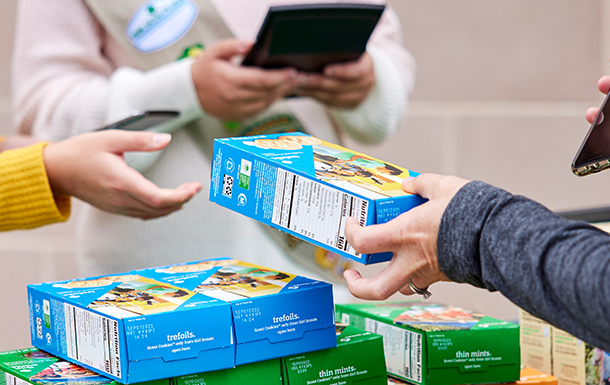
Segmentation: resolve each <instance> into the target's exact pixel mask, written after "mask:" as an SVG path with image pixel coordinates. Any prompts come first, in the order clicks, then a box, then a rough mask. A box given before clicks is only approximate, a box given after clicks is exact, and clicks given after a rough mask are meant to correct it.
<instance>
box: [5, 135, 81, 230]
mask: <svg viewBox="0 0 610 385" xmlns="http://www.w3.org/2000/svg"><path fill="white" fill-rule="evenodd" d="M45 146H46V143H37V144H35V145H33V146H29V147H25V148H20V149H15V150H6V151H3V152H1V153H0V231H7V230H16V229H30V228H34V227H39V226H43V225H47V224H51V223H55V222H63V221H66V220H67V219H68V217H69V216H70V197H69V196H57V197H54V196H53V192H52V191H51V186H50V185H49V180H48V178H47V172H46V170H45V167H44V161H43V158H42V149H43V148H44V147H45Z"/></svg>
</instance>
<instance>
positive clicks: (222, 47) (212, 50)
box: [207, 39, 253, 60]
mask: <svg viewBox="0 0 610 385" xmlns="http://www.w3.org/2000/svg"><path fill="white" fill-rule="evenodd" d="M252 44H253V43H252V42H249V41H245V40H238V39H224V40H221V41H219V42H218V43H216V44H213V45H211V46H210V47H209V48H208V49H207V53H208V54H209V55H211V56H213V57H216V58H219V59H224V60H229V59H231V58H232V57H233V56H236V55H245V54H246V53H248V51H250V49H251V48H252Z"/></svg>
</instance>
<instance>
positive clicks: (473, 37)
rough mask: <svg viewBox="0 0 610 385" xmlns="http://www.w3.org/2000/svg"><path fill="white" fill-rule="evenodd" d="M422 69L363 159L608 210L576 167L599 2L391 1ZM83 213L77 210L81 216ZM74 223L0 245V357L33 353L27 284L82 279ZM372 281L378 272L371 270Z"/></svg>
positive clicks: (2, 67)
mask: <svg viewBox="0 0 610 385" xmlns="http://www.w3.org/2000/svg"><path fill="white" fill-rule="evenodd" d="M15 2H16V0H4V1H2V2H0V52H2V55H1V56H0V134H2V133H8V132H10V131H11V129H10V111H9V110H10V102H9V84H8V83H9V75H8V70H9V64H10V49H11V44H12V28H13V26H14V23H13V17H14V11H15ZM390 4H392V5H393V6H394V7H395V9H396V10H397V12H398V13H399V15H400V17H401V19H402V22H403V25H404V36H405V44H406V46H407V47H408V48H409V49H410V50H411V52H413V54H414V55H415V57H416V59H417V62H418V79H417V85H416V90H415V92H414V94H413V98H412V102H411V105H410V108H409V118H408V120H407V121H406V122H405V124H404V127H403V128H402V130H401V131H400V132H399V133H398V134H397V137H396V138H395V139H393V140H392V141H390V142H388V143H386V144H384V145H382V146H376V147H362V146H357V145H355V144H354V145H353V147H358V148H360V149H363V150H364V151H365V152H366V153H369V154H371V155H377V156H379V157H381V158H383V159H387V160H390V161H393V162H395V163H397V164H400V165H403V166H406V167H409V168H411V169H414V170H417V171H422V172H439V173H451V174H456V175H459V176H462V177H465V178H470V179H480V180H484V181H487V182H490V183H493V184H495V185H498V186H501V187H503V188H506V189H508V190H510V191H512V192H515V193H519V194H524V195H527V196H529V197H532V198H534V199H536V200H538V201H540V202H542V203H544V204H545V205H548V206H549V207H550V208H551V209H553V210H566V209H574V208H584V207H595V206H600V205H610V197H607V196H606V194H602V193H601V192H602V191H605V189H604V187H606V186H608V178H610V173H601V174H597V175H594V176H591V177H587V178H584V179H581V178H576V177H574V176H573V175H572V174H571V173H570V169H569V165H570V162H571V160H572V157H573V156H574V152H575V151H576V149H577V147H578V145H579V143H580V140H581V139H582V137H583V135H584V133H585V131H586V129H587V126H588V125H587V123H586V122H585V120H584V111H585V109H586V107H588V106H592V105H597V104H599V102H600V101H601V99H602V96H601V94H599V92H598V91H597V89H596V86H595V84H596V82H597V79H598V78H599V76H601V75H602V74H610V64H608V58H609V57H610V41H609V39H610V31H609V27H608V24H609V23H608V20H610V19H609V16H610V13H609V11H608V9H607V8H608V5H606V4H608V3H607V2H605V1H602V0H591V1H586V2H576V1H568V0H538V1H535V2H533V1H530V0H493V1H489V0H462V1H451V0H426V1H418V0H390ZM77 209H78V207H77ZM72 229H73V224H72V223H71V222H69V223H68V224H63V225H54V226H50V227H47V228H45V229H41V230H36V231H31V232H11V233H5V234H1V235H0V266H1V267H0V280H1V281H2V287H3V288H4V290H3V293H4V295H2V296H0V309H1V310H0V314H2V316H1V317H0V330H2V332H0V350H6V349H9V348H20V347H24V346H27V345H28V343H29V342H28V341H29V337H28V336H29V334H28V318H27V307H26V295H25V284H26V283H30V282H40V281H45V280H55V279H63V278H69V277H75V276H76V274H77V272H76V269H75V268H74V266H73V263H72V254H73V238H72ZM368 270H369V272H368V274H372V271H374V270H376V269H375V268H372V269H368ZM431 290H432V292H433V293H434V296H433V298H434V299H435V300H437V301H441V302H447V303H453V304H458V305H463V306H467V307H469V308H472V309H475V310H478V311H482V312H485V313H487V314H489V315H492V316H497V317H500V318H505V319H516V318H517V313H516V309H515V307H514V306H512V305H510V303H509V302H508V301H507V300H506V299H504V298H503V297H502V296H501V295H500V294H497V293H496V294H491V293H488V292H486V291H483V290H479V289H474V288H471V287H467V286H465V285H456V284H450V283H443V284H437V285H434V286H433V287H432V289H431Z"/></svg>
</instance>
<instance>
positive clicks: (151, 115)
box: [96, 110, 180, 131]
mask: <svg viewBox="0 0 610 385" xmlns="http://www.w3.org/2000/svg"><path fill="white" fill-rule="evenodd" d="M178 116H180V112H178V111H173V110H165V111H137V112H134V113H133V114H132V115H131V116H129V117H127V118H125V119H121V120H119V121H118V122H114V123H112V124H109V125H107V126H104V127H102V128H98V129H97V130H96V131H102V130H127V131H145V130H146V129H148V128H151V127H154V126H156V125H159V124H163V123H167V122H169V121H170V120H173V119H176V118H177V117H178Z"/></svg>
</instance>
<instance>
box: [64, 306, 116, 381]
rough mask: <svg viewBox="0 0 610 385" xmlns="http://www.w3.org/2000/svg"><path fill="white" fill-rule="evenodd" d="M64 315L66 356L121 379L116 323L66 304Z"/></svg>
mask: <svg viewBox="0 0 610 385" xmlns="http://www.w3.org/2000/svg"><path fill="white" fill-rule="evenodd" d="M64 314H65V322H66V343H67V348H68V352H67V353H68V357H70V358H71V359H74V360H77V361H80V362H82V363H84V364H87V365H89V366H91V367H94V368H96V369H98V370H101V371H103V372H105V373H108V374H110V375H113V376H116V377H121V356H120V349H119V330H118V329H119V324H118V322H117V321H115V320H112V319H110V318H106V317H104V316H101V315H99V314H95V313H92V312H91V311H88V310H85V309H80V308H77V307H74V306H72V305H69V304H64Z"/></svg>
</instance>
